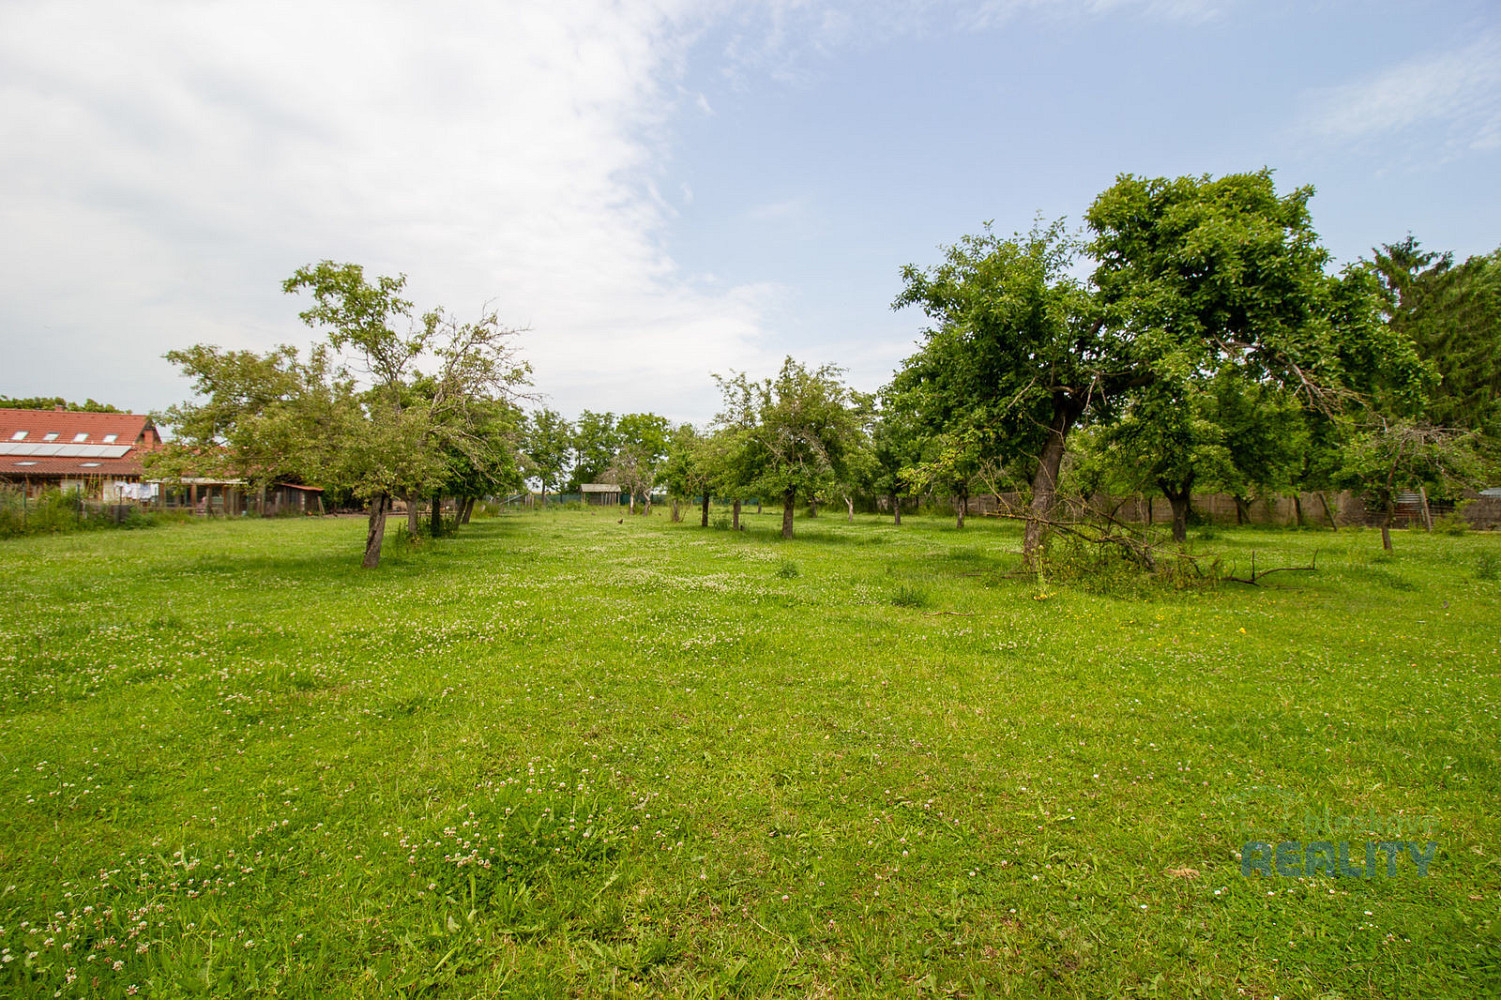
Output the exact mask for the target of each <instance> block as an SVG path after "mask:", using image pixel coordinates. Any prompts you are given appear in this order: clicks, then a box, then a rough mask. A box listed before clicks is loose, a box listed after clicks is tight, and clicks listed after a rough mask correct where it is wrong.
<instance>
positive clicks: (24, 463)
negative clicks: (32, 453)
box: [16, 462, 36, 465]
mask: <svg viewBox="0 0 1501 1000" xmlns="http://www.w3.org/2000/svg"><path fill="white" fill-rule="evenodd" d="M16 464H17V465H35V464H36V463H35V462H17V463H16Z"/></svg>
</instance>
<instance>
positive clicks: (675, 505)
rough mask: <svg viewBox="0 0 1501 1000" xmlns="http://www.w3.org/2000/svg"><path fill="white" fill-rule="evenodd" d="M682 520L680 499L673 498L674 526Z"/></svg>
mask: <svg viewBox="0 0 1501 1000" xmlns="http://www.w3.org/2000/svg"><path fill="white" fill-rule="evenodd" d="M682 519H683V518H682V515H681V514H679V513H678V498H677V497H673V498H672V523H673V524H677V523H678V522H679V521H681V520H682Z"/></svg>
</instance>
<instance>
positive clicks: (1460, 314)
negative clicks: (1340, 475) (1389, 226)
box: [1373, 236, 1501, 441]
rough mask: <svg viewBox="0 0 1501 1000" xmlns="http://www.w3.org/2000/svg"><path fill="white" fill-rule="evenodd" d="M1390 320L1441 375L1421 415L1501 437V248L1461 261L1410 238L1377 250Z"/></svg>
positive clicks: (1376, 266) (1378, 272)
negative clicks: (1427, 247)
mask: <svg viewBox="0 0 1501 1000" xmlns="http://www.w3.org/2000/svg"><path fill="white" fill-rule="evenodd" d="M1373 268H1374V270H1375V273H1376V275H1377V276H1378V278H1379V280H1380V283H1381V290H1382V294H1383V302H1384V306H1385V311H1386V314H1387V317H1388V323H1389V325H1390V326H1391V327H1392V329H1393V330H1395V331H1397V332H1398V333H1400V334H1401V335H1402V336H1404V337H1407V338H1409V339H1410V340H1411V341H1412V342H1413V344H1414V345H1416V347H1417V349H1418V351H1419V353H1420V354H1421V355H1422V357H1423V358H1424V359H1425V360H1426V361H1427V362H1428V363H1429V364H1431V365H1432V366H1433V368H1434V369H1435V371H1436V374H1437V375H1438V379H1437V384H1436V385H1435V386H1433V388H1432V390H1431V391H1430V393H1429V396H1428V400H1427V405H1426V406H1425V408H1424V411H1423V416H1424V418H1425V419H1426V420H1428V421H1429V422H1430V423H1433V424H1437V425H1439V426H1442V427H1452V428H1459V429H1466V430H1474V431H1481V432H1483V433H1484V434H1485V435H1486V436H1487V437H1489V438H1491V439H1492V440H1493V441H1496V440H1501V250H1498V251H1496V252H1494V253H1490V254H1486V255H1482V256H1475V257H1470V258H1469V259H1467V260H1466V261H1464V263H1462V264H1458V265H1456V264H1455V263H1454V257H1453V254H1450V253H1436V252H1433V251H1426V250H1423V249H1422V247H1421V246H1420V245H1419V243H1418V241H1417V240H1415V239H1414V238H1413V237H1412V236H1408V237H1407V238H1406V239H1405V240H1403V241H1401V242H1400V243H1389V244H1387V245H1385V246H1384V247H1382V248H1381V249H1380V250H1377V251H1376V253H1375V260H1374V262H1373Z"/></svg>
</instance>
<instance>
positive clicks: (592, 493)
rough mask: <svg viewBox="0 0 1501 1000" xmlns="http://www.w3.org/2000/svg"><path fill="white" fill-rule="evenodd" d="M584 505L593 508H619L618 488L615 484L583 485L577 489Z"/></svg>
mask: <svg viewBox="0 0 1501 1000" xmlns="http://www.w3.org/2000/svg"><path fill="white" fill-rule="evenodd" d="M579 492H580V493H582V494H583V495H584V503H586V504H590V505H593V506H595V507H619V506H620V487H619V486H618V485H617V484H615V483H584V484H583V485H581V486H580V487H579Z"/></svg>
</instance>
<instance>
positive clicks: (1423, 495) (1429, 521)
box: [1418, 486, 1433, 531]
mask: <svg viewBox="0 0 1501 1000" xmlns="http://www.w3.org/2000/svg"><path fill="white" fill-rule="evenodd" d="M1418 497H1419V498H1420V499H1421V500H1422V501H1423V529H1424V530H1425V531H1432V530H1433V508H1431V507H1429V506H1428V487H1426V486H1419V487H1418Z"/></svg>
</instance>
